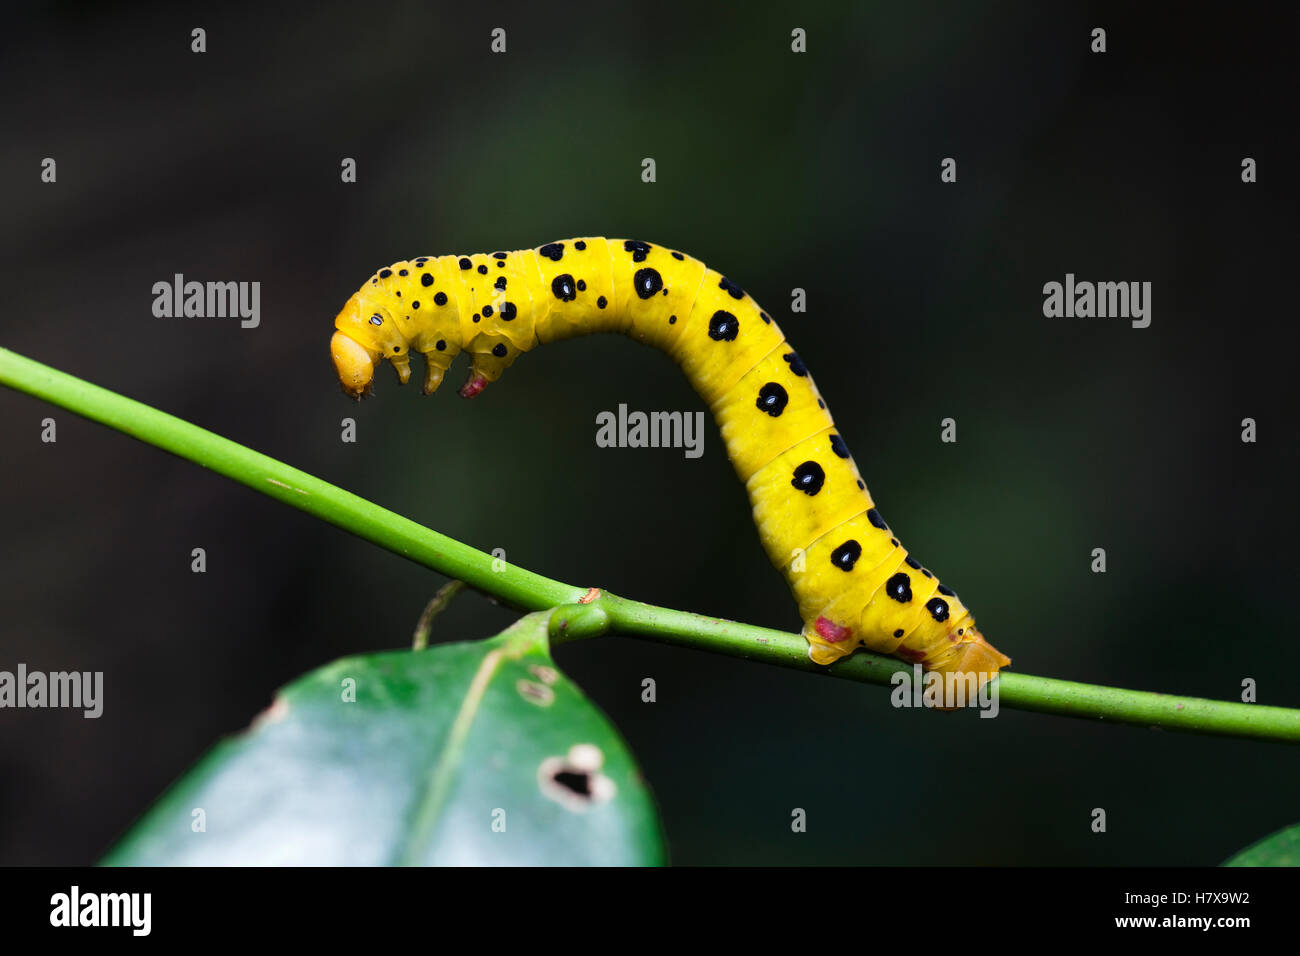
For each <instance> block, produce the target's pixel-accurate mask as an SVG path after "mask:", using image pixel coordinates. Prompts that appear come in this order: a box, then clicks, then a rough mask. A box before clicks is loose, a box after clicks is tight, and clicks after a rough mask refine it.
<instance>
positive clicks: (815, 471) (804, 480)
mask: <svg viewBox="0 0 1300 956" xmlns="http://www.w3.org/2000/svg"><path fill="white" fill-rule="evenodd" d="M790 484H791V486H793V487H795V488H798V489H799V490H800V491H802V492H803V493H804V494H806V495H808V496H809V497H812V496H813V495H815V494H817V492H819V491H821V490H822V486H823V485H824V484H826V472H824V471H822V466H821V465H819V464H817V462H815V461H805V462H804V463H803V464H802V465H800V466H799V467H798V468H796V469H795V470H794V477H793V478H792V479H791V480H790Z"/></svg>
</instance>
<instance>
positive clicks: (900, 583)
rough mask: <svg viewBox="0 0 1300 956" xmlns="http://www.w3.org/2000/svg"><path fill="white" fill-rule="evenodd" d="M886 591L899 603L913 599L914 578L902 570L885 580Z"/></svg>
mask: <svg viewBox="0 0 1300 956" xmlns="http://www.w3.org/2000/svg"><path fill="white" fill-rule="evenodd" d="M885 593H886V594H888V595H889V596H890V597H891V598H893V599H894V600H895V601H897V602H898V603H899V604H906V603H907V602H908V601H910V600H912V579H911V578H909V577H908V576H907V575H906V574H904V573H903V572H902V571H899V572H898V573H897V574H895V575H894V576H893V577H892V578H890V579H889V580H888V581H886V582H885Z"/></svg>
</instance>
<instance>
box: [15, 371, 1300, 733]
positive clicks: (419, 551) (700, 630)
mask: <svg viewBox="0 0 1300 956" xmlns="http://www.w3.org/2000/svg"><path fill="white" fill-rule="evenodd" d="M0 383H3V384H5V385H9V386H10V387H12V388H16V389H18V390H20V391H23V392H27V393H28V394H29V395H34V396H36V397H37V398H41V399H44V400H45V401H48V402H51V403H53V404H55V405H58V406H61V407H63V408H66V409H68V410H69V411H71V412H75V413H76V414H78V415H82V416H84V417H86V418H89V419H90V420H92V421H96V422H99V423H101V424H104V425H108V426H109V427H111V428H116V429H117V430H119V431H122V432H125V433H126V434H128V435H131V436H133V437H135V438H138V439H139V440H140V441H143V442H147V443H149V444H151V445H155V446H157V447H159V448H162V449H163V450H165V451H169V452H171V453H172V454H174V455H178V456H180V457H181V458H186V459H189V460H190V461H193V462H195V463H197V464H199V465H202V466H204V467H206V468H209V469H211V470H213V471H215V472H217V473H218V474H222V475H225V476H226V477H228V478H232V479H234V480H235V481H238V482H240V483H242V484H245V485H247V486H248V487H250V488H253V489H255V490H257V491H260V492H262V493H263V494H265V495H269V496H271V497H272V498H275V499H276V500H278V501H282V502H284V503H285V504H288V505H291V506H293V507H295V508H298V509H300V510H302V511H306V512H308V513H309V514H313V515H316V516H317V517H319V518H323V519H324V520H326V521H328V522H330V523H331V524H334V525H337V526H338V527H340V528H343V529H344V530H346V531H350V532H352V533H353V534H355V535H357V536H358V537H360V538H364V539H365V540H367V541H372V542H374V543H375V544H377V545H379V546H380V547H383V548H386V549H388V550H389V551H392V552H394V553H395V554H400V555H402V556H403V557H406V558H410V559H411V560H412V561H415V562H417V563H418V564H422V565H425V566H426V567H429V568H432V569H434V570H435V571H439V572H441V573H442V574H445V575H447V576H449V577H452V578H458V579H460V580H462V581H464V582H465V583H466V584H468V585H469V586H471V587H473V588H475V589H477V590H479V591H483V592H485V593H488V594H492V595H495V596H496V597H497V598H499V599H501V600H502V601H505V602H507V603H509V604H511V605H514V606H516V607H519V608H523V609H525V610H531V611H540V610H545V609H549V608H556V610H555V612H554V613H553V614H552V616H551V618H550V625H549V627H550V633H551V634H552V635H553V637H554V639H555V640H556V641H557V642H558V641H563V640H569V639H575V638H579V637H590V636H594V635H596V634H601V633H605V632H606V631H610V630H613V631H618V632H620V633H624V634H630V635H633V636H636V637H643V638H648V639H650V640H654V641H660V642H663V643H668V644H680V645H683V646H687V647H694V648H697V649H701V650H708V651H713V652H715V653H719V654H727V655H729V656H733V657H742V658H745V659H748V660H753V661H761V662H763V663H766V664H775V665H778V666H781V667H791V668H794V669H796V670H803V671H809V672H814V673H822V674H829V675H831V676H834V677H840V678H845V679H847V680H855V681H860V682H863V683H869V684H889V683H890V682H891V680H892V679H893V676H894V674H895V673H897V672H900V671H903V672H907V671H909V668H908V665H906V664H902V663H900V662H899V661H897V660H894V659H893V658H888V657H881V656H879V655H876V654H867V653H865V652H862V651H859V652H857V653H856V654H854V655H853V656H852V657H849V658H847V659H845V660H843V661H841V662H839V663H838V664H834V665H832V666H830V667H820V666H819V665H817V664H814V663H813V662H812V661H810V660H808V655H807V648H808V645H807V643H806V642H805V641H804V639H803V638H802V637H801V636H799V635H797V634H789V633H786V632H784V631H774V630H770V629H768V628H763V627H755V626H753V625H750V624H740V623H737V622H735V621H724V620H720V619H718V618H711V617H704V616H702V615H699V614H691V613H688V612H685V611H676V610H672V609H670V608H661V607H654V606H652V605H649V604H642V603H640V602H638V601H629V600H627V599H625V598H619V597H616V596H614V595H612V594H608V593H602V594H600V595H599V596H595V597H594V600H593V599H591V596H590V595H588V589H586V588H580V587H574V586H572V585H568V584H564V583H562V582H559V581H554V580H552V579H550V578H547V577H543V576H542V575H540V574H534V573H533V572H531V571H526V570H524V569H522V568H516V567H513V566H511V565H508V564H505V563H504V562H502V561H499V560H495V559H493V557H492V556H491V555H489V554H485V553H483V552H482V551H479V550H477V549H475V548H471V547H470V546H469V545H466V544H462V543H460V542H459V541H456V540H454V539H452V538H448V537H447V536H446V535H442V534H439V533H438V532H436V531H431V530H430V529H428V528H425V527H423V526H422V525H418V524H416V523H415V522H414V521H411V520H409V519H407V518H403V517H401V516H400V515H397V514H394V513H393V512H391V511H388V510H387V509H384V508H381V507H379V506H378V505H374V504H371V503H370V502H369V501H366V500H365V499H363V498H359V497H357V496H356V495H354V494H352V493H350V492H347V491H344V490H343V489H341V488H338V487H336V486H334V485H331V484H329V483H327V482H324V481H321V480H320V479H319V478H314V477H312V476H311V475H309V474H307V473H306V472H303V471H299V470H298V469H296V468H291V467H289V466H288V465H285V464H283V463H281V462H278V461H276V460H275V459H273V458H268V457H267V456H266V455H262V454H259V453H258V452H255V451H253V450H251V449H249V448H245V447H244V446H242V445H238V444H236V443H235V442H232V441H230V440H229V439H226V438H222V437H221V436H220V435H215V434H213V433H212V432H209V431H206V430H204V429H202V428H199V427H197V426H195V425H191V424H189V423H188V422H185V421H182V420H181V419H179V418H175V417H174V416H172V415H168V414H166V413H164V412H160V411H158V410H157V409H154V408H150V407H149V406H147V405H142V404H141V403H139V402H135V401H132V400H131V399H129V398H124V397H123V396H121V395H117V394H115V393H113V392H110V391H107V390H106V389H102V388H99V387H98V386H96V385H91V384H90V383H89V382H85V381H82V380H81V379H78V378H75V377H73V376H71V375H67V374H65V373H63V372H60V371H57V370H56V369H52V368H50V367H48V366H45V365H41V364H40V363H39V362H33V361H32V360H31V359H28V358H24V357H22V356H20V355H17V354H15V353H13V352H10V351H9V350H7V349H0ZM583 600H586V601H587V603H582V602H583ZM558 605H566V607H557V606H558ZM997 686H998V690H999V703H1000V704H1004V705H1007V706H1010V707H1015V708H1019V709H1021V710H1032V711H1038V712H1040V713H1045V714H1060V715H1062V716H1068V717H1082V718H1092V719H1097V720H1109V721H1115V722H1118V723H1129V724H1138V725H1142V726H1149V727H1163V728H1166V729H1169V730H1183V731H1191V732H1195V733H1206V734H1226V735H1231V736H1239V737H1254V738H1259V739H1266V740H1280V741H1290V742H1300V710H1294V709H1288V708H1285V707H1265V706H1262V705H1258V704H1240V703H1233V702H1222V701H1213V700H1204V699H1201V698H1195V697H1174V696H1170V695H1167V694H1154V693H1149V692H1145V691H1133V690H1124V689H1121V688H1114V687H1100V686H1097V685H1094V684H1079V683H1074V682H1071V681H1062V680H1053V679H1051V678H1047V677H1034V676H1032V675H1029V674H1019V673H1014V672H1012V673H1006V674H1003V675H1001V676H1000V677H999V678H998V684H997Z"/></svg>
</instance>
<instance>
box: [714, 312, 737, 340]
mask: <svg viewBox="0 0 1300 956" xmlns="http://www.w3.org/2000/svg"><path fill="white" fill-rule="evenodd" d="M739 334H740V323H739V322H738V321H737V320H736V317H735V316H734V315H732V314H731V313H730V312H728V311H726V310H725V309H719V310H718V311H717V312H714V313H713V318H711V319H709V338H711V339H713V341H715V342H734V341H736V336H737V335H739Z"/></svg>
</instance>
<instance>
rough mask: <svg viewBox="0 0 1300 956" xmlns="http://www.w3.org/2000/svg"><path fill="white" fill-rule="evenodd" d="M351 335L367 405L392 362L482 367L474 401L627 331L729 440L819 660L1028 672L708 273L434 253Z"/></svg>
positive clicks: (747, 313) (607, 242) (792, 368)
mask: <svg viewBox="0 0 1300 956" xmlns="http://www.w3.org/2000/svg"><path fill="white" fill-rule="evenodd" d="M334 325H335V329H336V331H335V333H334V337H333V339H332V340H331V342H330V353H331V355H332V356H333V359H334V365H335V368H336V369H337V371H338V374H339V380H340V381H341V382H342V384H343V387H344V389H345V390H346V391H347V392H348V393H349V394H350V395H352V396H353V397H355V398H361V397H362V396H364V395H366V394H368V393H369V391H370V388H371V384H372V380H373V377H374V373H375V367H376V366H377V365H378V364H379V363H380V362H381V361H382V360H383V359H388V360H389V361H390V362H392V363H393V366H394V367H395V368H396V369H397V374H398V377H399V378H400V379H401V381H402V383H403V384H405V383H406V382H407V381H409V380H410V376H411V360H410V355H411V353H412V352H419V353H420V354H422V355H423V356H424V357H425V370H426V371H425V380H424V391H425V394H429V393H431V392H433V391H434V390H436V389H437V388H438V385H439V384H440V383H441V382H442V379H443V376H444V374H445V373H446V371H447V368H448V367H449V366H450V365H451V362H452V359H453V358H455V356H456V354H457V353H458V352H462V351H464V352H468V353H469V355H470V370H469V377H468V379H467V380H466V382H465V384H464V386H463V387H462V388H461V389H460V394H461V395H462V396H464V397H466V398H472V397H474V396H475V395H477V394H479V392H481V391H482V390H483V389H484V388H485V387H486V386H487V384H488V383H489V382H494V381H496V380H497V379H498V378H499V377H500V376H501V373H502V372H504V371H505V370H506V368H508V367H509V366H510V364H511V363H512V362H514V360H515V359H516V358H517V357H518V356H519V354H520V353H521V352H527V351H528V350H529V349H531V348H533V347H534V346H536V345H538V344H543V345H544V344H546V343H548V342H554V341H557V340H559V339H566V338H569V337H571V336H575V335H588V334H591V333H595V332H622V333H623V334H625V335H629V336H631V337H632V338H634V339H637V340H638V341H641V342H645V343H647V344H649V345H653V346H655V347H657V348H660V349H662V350H663V351H665V352H667V353H668V354H669V355H670V356H672V357H673V358H674V359H676V361H677V362H678V364H680V365H681V367H682V370H683V371H684V372H685V373H686V375H687V377H688V378H689V379H690V381H691V384H692V385H693V386H694V387H695V390H696V391H697V392H699V394H700V397H701V398H703V399H704V401H705V402H707V403H708V405H709V407H710V409H711V410H712V411H713V415H714V417H715V418H716V420H717V422H718V425H719V427H720V428H721V429H722V437H723V439H724V441H725V442H726V446H727V454H728V456H729V457H730V458H731V462H732V464H733V465H734V466H735V469H736V474H737V476H739V478H740V480H741V481H742V482H744V484H745V488H746V490H747V491H748V492H749V497H750V501H751V502H752V504H753V506H754V521H755V523H756V524H757V525H758V531H759V535H760V536H761V538H762V541H763V546H764V547H765V549H766V550H767V554H768V557H769V558H770V559H771V561H772V564H773V565H775V566H776V567H778V568H780V569H781V570H782V571H783V572H784V574H785V576H786V579H787V580H788V581H789V583H790V587H791V590H792V591H793V592H794V596H795V599H796V600H797V601H798V605H799V614H800V616H801V617H802V619H803V621H804V628H803V633H804V636H805V637H806V638H807V639H808V642H809V656H810V657H811V658H812V659H813V660H814V661H816V662H817V663H820V664H830V663H833V662H835V661H837V660H839V659H840V658H842V657H844V656H846V655H847V654H849V653H851V652H852V651H853V649H854V648H856V647H858V646H859V645H864V646H866V647H867V648H869V649H870V650H873V651H877V652H880V653H884V654H892V655H895V656H897V657H900V658H903V659H905V660H908V661H914V662H918V663H920V664H922V665H923V666H924V667H925V668H926V669H928V670H933V671H941V672H962V673H967V672H975V673H977V674H993V673H996V672H997V670H998V669H999V668H1000V667H1005V666H1006V665H1008V664H1010V663H1011V661H1010V659H1009V658H1007V657H1006V656H1005V655H1003V654H1001V653H1000V652H999V651H997V650H996V649H995V648H994V647H992V646H991V645H990V644H989V643H988V642H987V641H985V640H984V637H983V635H981V634H980V632H979V631H978V630H977V629H976V627H975V621H974V619H973V618H972V616H971V613H970V611H968V610H967V609H966V607H965V606H964V605H963V604H962V603H961V601H960V600H959V599H958V597H957V595H956V593H955V592H954V591H953V590H952V589H951V588H948V587H945V586H944V585H942V584H940V583H939V580H938V579H937V578H936V577H935V576H934V575H933V574H932V573H930V571H928V570H927V569H926V568H924V567H922V566H921V564H920V562H918V561H917V560H916V559H915V558H913V557H912V556H911V555H910V554H908V553H907V550H906V549H905V548H903V546H902V545H900V544H899V542H898V539H897V538H896V537H894V535H893V532H891V531H890V529H889V525H887V524H886V523H885V520H884V519H883V518H882V517H881V516H880V512H879V511H877V510H876V508H875V504H874V502H873V501H872V499H871V495H870V494H869V493H868V491H867V487H866V485H865V483H864V482H863V481H862V478H861V476H860V475H859V474H858V470H857V467H856V465H854V463H853V458H852V456H851V455H850V454H849V451H848V448H847V447H845V444H844V440H843V439H842V438H841V437H840V436H839V434H838V433H837V432H836V430H835V423H834V422H833V421H832V420H831V416H830V412H828V411H827V409H826V403H825V402H824V401H823V400H822V398H821V396H820V394H819V393H818V391H817V387H816V386H815V385H814V384H813V381H812V378H811V376H810V375H809V374H808V370H807V369H806V368H805V367H804V364H803V362H802V361H800V359H799V356H798V354H797V353H796V352H794V350H793V349H791V348H790V346H789V345H788V344H787V342H786V341H785V336H784V335H782V333H781V330H780V329H779V328H778V327H777V324H776V322H774V321H773V320H772V317H771V316H770V315H768V314H767V313H766V312H764V311H762V310H761V309H760V308H759V306H758V304H757V303H756V302H755V301H754V300H753V299H752V298H751V297H750V296H748V295H747V294H746V293H745V291H744V290H743V289H741V287H740V286H738V285H736V283H734V282H732V281H731V280H730V279H728V278H727V277H726V276H723V275H722V274H720V273H718V272H716V271H714V270H712V269H710V268H708V267H706V266H705V265H704V263H702V262H700V261H699V260H697V259H692V258H691V257H690V256H687V255H684V254H682V253H680V252H676V251H674V250H671V249H668V248H665V247H664V246H658V245H652V244H650V243H647V242H638V241H636V240H631V239H628V240H623V239H603V238H599V237H594V236H593V237H588V238H584V239H566V240H564V241H563V242H550V243H547V244H546V245H544V246H541V247H540V248H537V249H525V250H521V251H517V252H494V253H492V254H491V255H483V254H477V255H472V256H436V257H432V256H421V257H419V258H417V259H412V260H410V261H408V262H396V263H393V265H391V266H388V267H387V268H384V269H380V270H379V271H378V272H377V273H376V274H375V275H374V276H373V277H371V278H370V279H369V281H367V282H366V283H365V285H363V286H362V287H361V289H360V290H359V291H358V292H357V293H356V294H355V295H353V296H352V298H350V299H349V300H348V302H347V305H345V306H344V307H343V311H341V312H340V313H339V315H338V318H337V319H335V321H334Z"/></svg>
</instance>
